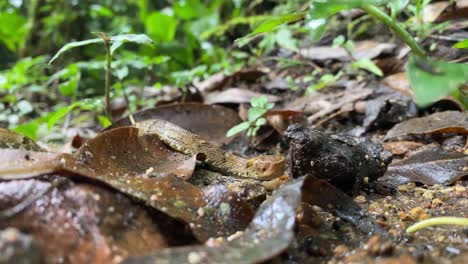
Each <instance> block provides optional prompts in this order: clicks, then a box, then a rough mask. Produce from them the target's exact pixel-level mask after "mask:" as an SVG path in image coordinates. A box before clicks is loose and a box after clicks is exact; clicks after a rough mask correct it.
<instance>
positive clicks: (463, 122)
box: [385, 111, 468, 139]
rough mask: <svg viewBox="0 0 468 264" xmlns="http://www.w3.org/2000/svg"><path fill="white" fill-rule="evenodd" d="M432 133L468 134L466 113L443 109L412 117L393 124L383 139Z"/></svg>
mask: <svg viewBox="0 0 468 264" xmlns="http://www.w3.org/2000/svg"><path fill="white" fill-rule="evenodd" d="M432 133H458V134H464V135H466V134H468V113H466V112H458V111H444V112H438V113H434V114H432V115H429V116H426V117H419V118H412V119H409V120H406V121H403V122H401V123H399V124H397V125H395V126H394V127H393V128H392V129H390V130H389V131H388V132H387V135H386V136H385V139H390V138H396V137H401V136H407V135H411V134H416V135H418V134H432Z"/></svg>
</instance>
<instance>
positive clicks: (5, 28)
mask: <svg viewBox="0 0 468 264" xmlns="http://www.w3.org/2000/svg"><path fill="white" fill-rule="evenodd" d="M0 25H1V26H0V42H1V43H3V44H5V46H6V47H7V48H8V49H9V50H11V51H13V52H15V51H17V50H18V48H19V46H20V45H21V43H22V42H23V39H24V38H25V36H26V31H27V30H26V28H27V23H26V18H25V17H23V16H21V15H20V14H19V13H16V12H11V13H10V12H0Z"/></svg>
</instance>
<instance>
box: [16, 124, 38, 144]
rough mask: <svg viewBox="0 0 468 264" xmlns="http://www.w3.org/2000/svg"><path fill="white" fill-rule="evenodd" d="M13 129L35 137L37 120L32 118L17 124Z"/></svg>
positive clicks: (34, 138)
mask: <svg viewBox="0 0 468 264" xmlns="http://www.w3.org/2000/svg"><path fill="white" fill-rule="evenodd" d="M13 130H14V131H16V132H18V133H21V134H23V135H25V136H27V137H28V138H30V139H32V140H36V139H37V132H38V130H39V121H38V120H33V121H30V122H28V123H24V124H22V125H19V126H17V127H15V128H14V129H13Z"/></svg>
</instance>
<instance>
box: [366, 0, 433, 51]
mask: <svg viewBox="0 0 468 264" xmlns="http://www.w3.org/2000/svg"><path fill="white" fill-rule="evenodd" d="M361 9H362V10H364V11H366V12H367V13H368V14H369V15H371V16H373V17H374V18H376V19H377V20H379V21H381V22H382V23H384V24H385V25H387V26H388V27H389V28H391V29H392V30H393V32H394V33H395V34H396V35H397V36H398V37H399V38H400V39H401V40H403V41H404V42H405V43H406V44H407V45H408V46H409V47H410V48H411V50H412V51H413V52H414V53H415V54H416V55H418V56H421V57H426V52H425V51H424V50H423V49H422V48H421V46H419V44H418V43H417V42H416V41H415V40H414V38H413V37H412V36H411V35H410V33H408V31H406V30H405V29H404V28H403V27H402V26H401V25H400V24H399V23H398V22H396V21H394V20H393V19H392V18H391V17H390V16H388V15H387V14H386V13H385V12H383V11H382V10H380V9H379V8H378V7H375V6H373V5H368V4H365V5H362V6H361Z"/></svg>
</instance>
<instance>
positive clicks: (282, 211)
mask: <svg viewBox="0 0 468 264" xmlns="http://www.w3.org/2000/svg"><path fill="white" fill-rule="evenodd" d="M302 184H303V179H300V180H296V181H294V182H292V183H289V184H287V185H285V186H283V187H281V188H280V189H278V190H277V191H275V192H274V193H273V195H272V196H271V197H270V198H269V199H268V200H266V201H265V202H264V203H263V204H262V205H261V206H260V208H259V209H258V210H257V213H256V214H255V217H254V219H253V220H252V222H251V223H250V225H249V226H248V227H247V229H246V230H245V231H243V232H242V233H240V234H239V235H238V236H237V237H236V238H234V239H233V240H230V239H228V240H227V241H226V240H223V242H222V243H221V244H220V245H218V246H216V247H210V246H192V247H179V248H170V249H164V250H161V251H159V252H155V253H154V254H152V255H149V256H142V257H132V258H129V259H127V260H125V261H124V262H123V263H126V264H132V263H259V262H261V261H264V260H268V259H270V258H272V257H274V256H276V255H278V254H279V253H281V251H283V250H284V249H286V247H287V246H288V245H289V243H290V242H291V240H292V238H293V227H294V222H295V217H296V207H297V205H298V204H299V202H300V197H301V187H302Z"/></svg>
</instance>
